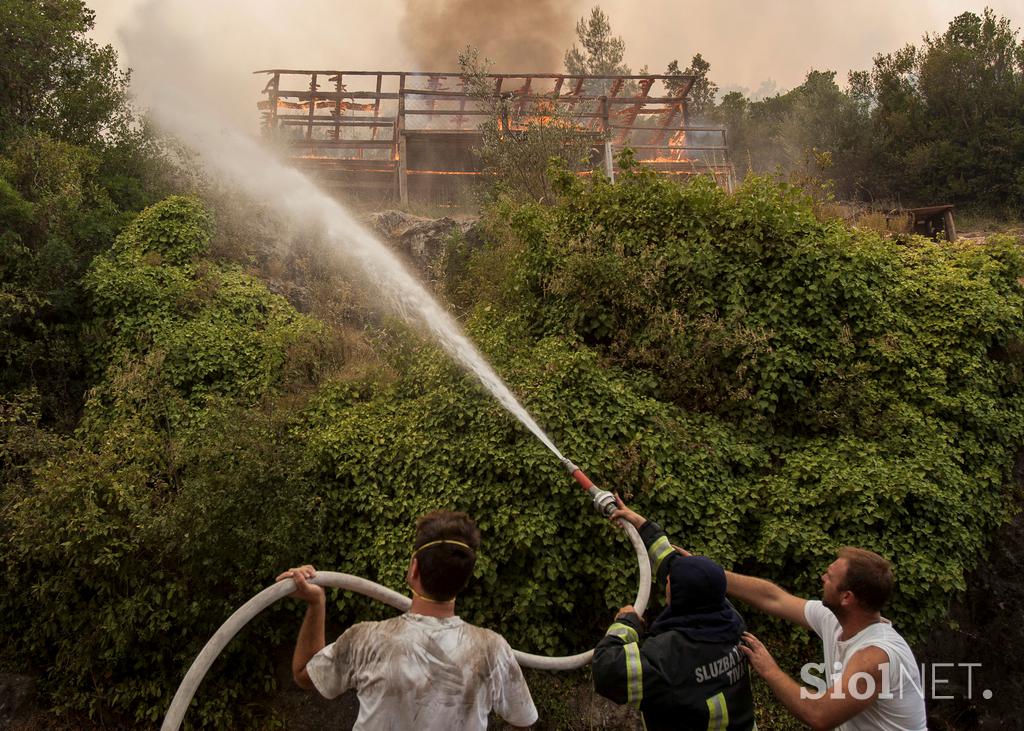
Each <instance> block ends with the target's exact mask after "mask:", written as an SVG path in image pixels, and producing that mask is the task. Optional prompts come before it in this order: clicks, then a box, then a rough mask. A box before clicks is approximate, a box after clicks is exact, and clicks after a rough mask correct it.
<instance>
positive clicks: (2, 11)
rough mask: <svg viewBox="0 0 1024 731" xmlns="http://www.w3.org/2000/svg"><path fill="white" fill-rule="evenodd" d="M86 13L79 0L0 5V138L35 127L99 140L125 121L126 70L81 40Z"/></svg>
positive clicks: (14, 0)
mask: <svg viewBox="0 0 1024 731" xmlns="http://www.w3.org/2000/svg"><path fill="white" fill-rule="evenodd" d="M94 18H95V13H94V12H93V11H92V10H90V9H89V8H87V7H86V6H85V3H84V2H82V0H47V1H46V2H39V1H38V0H5V2H4V3H3V4H2V5H0V41H2V42H0V140H6V139H8V138H10V137H12V136H15V135H17V134H19V133H23V132H27V131H33V130H35V131H43V132H46V133H49V134H51V135H53V136H55V137H59V138H61V139H64V140H67V141H69V142H72V143H76V144H90V143H99V142H100V141H101V136H102V135H104V134H109V133H110V132H112V131H113V132H120V131H121V130H122V128H123V127H124V125H126V123H127V122H128V121H129V115H127V114H125V111H126V109H127V104H126V100H127V86H128V74H127V73H126V72H122V71H121V70H120V69H119V68H118V66H117V55H116V54H115V53H114V50H113V48H111V47H110V46H102V47H101V46H99V45H97V44H96V42H95V41H92V40H90V39H89V38H87V37H86V35H85V34H86V33H87V32H88V31H90V30H91V29H92V26H93V20H94Z"/></svg>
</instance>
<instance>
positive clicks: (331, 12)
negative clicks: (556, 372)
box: [88, 0, 1024, 114]
mask: <svg viewBox="0 0 1024 731" xmlns="http://www.w3.org/2000/svg"><path fill="white" fill-rule="evenodd" d="M88 4H89V5H90V6H91V7H92V8H93V9H94V10H96V13H97V18H96V29H95V33H94V36H95V37H96V39H97V40H99V41H101V42H104V43H107V42H109V43H113V44H114V46H115V47H116V48H117V49H118V51H119V52H120V54H121V56H122V63H126V64H127V65H129V66H131V67H133V68H135V69H137V70H138V71H139V72H140V73H138V74H137V79H139V80H140V85H141V84H144V83H145V79H146V73H145V67H146V66H147V64H150V65H151V66H152V65H154V64H156V63H159V64H161V69H160V71H161V73H163V74H166V73H167V71H168V69H167V68H166V64H167V63H171V64H173V63H174V62H175V61H174V58H171V59H168V57H167V55H166V54H164V55H163V56H160V57H159V60H158V61H157V60H155V58H154V57H150V56H151V54H150V51H149V48H150V44H151V43H153V42H154V41H156V42H159V43H160V44H167V43H169V44H170V45H171V46H172V48H173V47H177V48H180V52H178V56H177V57H178V58H180V59H181V60H183V61H185V60H187V62H188V63H189V65H190V66H191V71H190V72H189V73H194V74H200V75H203V76H205V77H206V78H205V79H204V81H205V82H206V83H211V82H214V81H215V83H217V84H224V85H227V84H231V85H233V86H235V87H236V88H234V89H232V90H231V91H230V92H229V93H228V97H227V99H228V101H230V102H231V103H232V104H239V105H243V106H244V107H246V108H247V109H248V110H252V109H253V105H254V102H255V96H254V95H258V93H259V90H260V89H261V88H262V81H261V80H260V79H259V78H257V77H252V76H251V74H250V72H251V71H253V70H256V69H259V68H268V67H278V68H330V69H339V68H341V69H345V68H347V69H370V70H396V69H412V68H420V69H423V67H424V65H431V66H433V67H434V68H431V69H424V70H452V69H455V68H456V67H457V63H456V54H457V52H458V50H459V49H461V48H463V47H465V46H466V45H467V44H473V45H476V46H478V47H484V48H487V49H489V50H488V53H487V55H489V56H490V57H492V58H496V59H500V60H501V62H502V64H503V65H505V66H506V67H509V66H514V65H516V64H518V65H519V66H520V68H518V69H515V68H504V69H502V70H538V69H537V66H548V65H549V64H556V65H557V68H551V69H550V70H552V71H559V70H561V54H562V52H563V51H564V49H566V48H568V47H569V46H570V45H571V44H572V42H573V40H574V27H573V26H574V23H575V20H576V19H577V18H579V17H581V16H582V15H584V14H585V13H588V12H589V9H590V8H591V7H592V6H593V4H594V3H593V2H590V1H581V0H518V1H517V0H509V1H507V2H502V3H497V2H494V0H376V2H373V3H362V2H360V3H356V2H352V0H293V1H292V2H290V3H283V2H281V1H280V0H247V2H245V3H241V2H229V1H227V0H174V1H173V2H171V1H170V0H163V1H160V0H88ZM600 4H601V7H602V8H603V9H604V10H605V12H606V13H607V14H608V16H609V17H610V18H611V22H612V29H613V31H614V32H615V33H616V34H618V35H621V36H622V38H623V39H624V40H625V43H626V52H627V59H626V60H627V63H629V64H630V65H631V66H632V67H633V69H634V70H637V69H639V68H640V67H641V66H643V65H644V64H646V65H647V66H648V67H649V69H650V70H651V71H653V72H660V71H662V70H664V68H665V66H666V64H667V63H668V62H669V61H671V60H672V59H676V58H677V59H679V61H680V63H681V65H682V66H684V67H685V66H686V65H687V63H688V62H689V59H690V57H691V56H692V55H693V54H694V53H696V52H700V53H701V54H703V55H704V58H705V59H707V60H708V61H709V62H710V63H711V77H712V78H713V79H714V80H715V81H716V82H717V83H718V84H719V85H720V86H722V87H727V88H737V87H738V88H744V89H747V90H750V91H754V90H757V89H759V88H763V86H764V84H765V82H766V81H771V82H774V84H775V85H776V87H777V90H785V89H788V88H792V87H793V86H795V85H797V84H799V83H800V82H801V81H802V79H803V78H804V76H805V75H806V73H807V71H808V70H810V69H827V70H835V71H837V72H839V80H840V81H841V82H843V81H845V78H846V73H847V71H848V70H850V69H865V68H868V67H870V65H871V60H872V57H873V56H874V55H875V54H876V53H879V52H887V51H892V50H895V49H897V48H899V47H901V46H903V45H905V44H907V43H918V42H920V39H921V36H922V35H923V34H924V33H926V32H941V31H943V30H944V29H945V28H946V26H947V25H948V23H949V21H950V20H951V19H952V18H953V17H955V16H956V15H957V14H959V13H961V12H964V11H965V10H971V11H974V12H978V13H980V12H981V11H982V9H983V8H984V7H985V6H986V5H988V6H990V7H992V8H993V9H994V10H995V11H996V12H997V13H999V14H1001V15H1005V16H1007V17H1009V18H1010V20H1011V22H1012V23H1013V25H1014V26H1015V27H1018V28H1019V27H1020V26H1021V25H1024V0H987V2H986V1H985V0H982V1H980V2H974V1H973V0H860V2H858V3H837V2H835V0H774V1H770V2H766V3H763V4H758V5H757V6H756V7H755V4H754V3H753V2H748V1H746V0H705V1H704V2H691V1H686V2H683V1H681V0H604V1H603V2H601V3H600ZM533 18H539V19H542V22H539V23H530V20H531V19H533ZM132 28H134V31H133V32H129V33H125V32H124V31H125V30H126V29H132ZM421 28H422V30H423V35H425V36H427V37H428V38H429V40H430V45H431V51H430V52H431V54H432V55H431V56H430V58H431V59H438V58H440V59H443V58H446V57H447V56H448V55H449V54H448V51H447V50H446V49H449V48H450V49H451V50H450V61H448V62H447V63H444V64H443V68H439V67H438V66H439V65H440V64H441V62H440V61H436V60H431V61H428V62H425V63H421V62H420V61H419V60H417V53H420V54H421V58H422V54H423V53H425V51H423V50H422V45H423V44H419V47H417V48H415V49H414V47H416V46H417V44H416V43H413V42H412V41H411V40H410V39H414V38H416V35H417V34H418V33H419V31H420V29H421ZM527 34H532V35H535V36H538V37H537V38H529V39H527V38H526V35H527ZM133 38H134V41H133ZM171 55H172V56H173V55H174V54H173V53H172V54H171ZM154 56H155V54H154ZM186 57H187V58H186ZM516 59H520V60H518V61H517V60H516ZM546 59H550V60H546ZM527 67H530V69H527ZM234 80H237V81H234ZM143 96H144V94H143ZM246 100H247V101H246ZM235 111H236V113H242V109H238V110H235ZM244 113H246V114H248V113H249V112H244Z"/></svg>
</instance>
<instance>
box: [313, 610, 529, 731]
mask: <svg viewBox="0 0 1024 731" xmlns="http://www.w3.org/2000/svg"><path fill="white" fill-rule="evenodd" d="M306 671H307V672H308V673H309V677H310V680H312V681H313V685H315V686H316V689H317V690H318V691H320V694H321V695H323V696H324V697H326V698H334V697H336V696H338V695H340V694H341V693H343V692H345V691H346V690H348V689H349V688H355V689H356V691H357V693H358V696H359V717H358V718H357V719H356V723H355V726H353V728H354V729H365V730H366V731H376V730H377V729H395V730H398V731H404V730H405V729H422V730H424V731H427V730H429V729H437V731H456V730H458V729H466V730H467V731H468V730H469V729H486V728H487V716H488V714H489V713H490V712H491V710H492V709H493V710H495V711H496V712H497V713H498V715H499V716H501V717H502V718H504V719H505V720H506V721H507V722H509V723H510V724H512V725H514V726H529V725H530V724H532V723H533V722H535V721H536V720H537V709H536V707H535V706H534V705H533V699H532V698H531V697H530V689H529V688H528V687H527V686H526V680H525V679H524V678H523V672H522V670H520V669H519V665H518V663H516V659H515V657H514V656H513V655H512V648H510V647H509V645H508V642H506V641H505V638H504V637H502V636H501V635H499V634H498V633H496V632H492V631H490V630H487V629H483V628H481V627H474V626H473V625H471V624H469V623H467V622H463V621H462V620H461V619H459V618H458V617H448V618H445V619H438V618H437V617H425V616H423V615H421V614H410V613H406V614H403V615H401V616H399V617H395V618H394V619H388V620H385V621H383V622H361V623H359V624H355V625H353V626H352V627H349V628H348V629H347V630H346V631H345V632H344V633H343V634H342V635H341V637H339V638H338V639H337V640H336V641H335V642H334V643H333V644H331V645H328V646H327V647H325V648H324V649H322V650H321V651H320V652H318V653H317V654H316V655H314V656H313V658H312V659H311V660H310V661H309V663H307V664H306Z"/></svg>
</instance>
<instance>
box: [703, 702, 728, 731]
mask: <svg viewBox="0 0 1024 731" xmlns="http://www.w3.org/2000/svg"><path fill="white" fill-rule="evenodd" d="M728 727H729V708H728V706H726V705H725V693H719V694H718V695H716V696H712V697H710V698H708V731H725V730H726V729H727V728H728Z"/></svg>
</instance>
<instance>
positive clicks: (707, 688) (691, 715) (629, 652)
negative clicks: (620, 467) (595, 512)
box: [593, 497, 756, 731]
mask: <svg viewBox="0 0 1024 731" xmlns="http://www.w3.org/2000/svg"><path fill="white" fill-rule="evenodd" d="M615 500H616V503H617V505H618V509H617V510H615V511H614V512H613V513H612V514H611V515H610V516H609V518H610V519H611V520H616V519H619V518H621V519H623V520H625V521H627V522H629V523H631V524H632V525H633V526H634V527H635V528H636V529H637V531H638V532H639V533H640V537H641V538H642V539H643V541H644V544H645V545H646V546H647V552H648V555H649V556H650V558H651V575H652V576H654V577H656V578H655V581H656V583H657V584H658V585H659V586H661V585H664V586H665V603H666V607H665V610H664V611H663V612H662V613H661V614H660V615H659V616H658V618H657V620H656V621H655V622H654V624H653V625H651V630H650V632H649V634H648V637H647V639H646V640H645V641H644V642H643V644H640V632H641V631H642V629H643V621H642V619H641V618H640V616H639V615H638V614H637V613H636V611H635V610H634V609H633V607H632V606H625V607H623V608H622V609H620V610H619V612H618V614H617V615H616V617H615V622H614V623H613V624H612V626H611V627H609V628H608V632H607V634H605V636H604V639H602V640H601V641H600V642H599V643H598V645H597V647H596V648H595V649H594V667H593V673H594V688H595V689H596V690H597V692H598V693H600V694H601V695H603V696H605V697H607V698H610V699H612V700H613V701H615V702H616V703H620V704H622V703H628V704H629V705H631V706H633V707H634V708H638V709H639V710H640V712H641V713H642V714H643V718H644V725H645V727H646V728H647V729H649V730H650V731H657V730H658V729H675V730H678V729H684V730H692V731H698V730H699V731H705V730H708V731H750V730H751V729H754V728H755V727H756V725H755V723H754V698H753V695H752V693H751V691H750V676H749V675H748V673H747V657H746V656H745V655H744V654H743V652H742V648H741V638H742V636H743V633H744V631H745V629H746V628H745V626H744V623H743V618H742V617H740V615H739V613H738V612H737V611H736V610H735V609H734V608H733V606H732V605H731V604H730V603H729V602H728V601H727V600H726V598H725V589H726V579H725V571H723V569H722V567H721V566H719V565H718V564H717V563H715V562H714V561H712V560H711V559H708V558H704V557H703V556H683V555H681V554H680V553H677V552H676V550H675V549H674V548H673V547H672V545H671V544H670V543H669V541H668V537H667V536H666V535H665V531H663V530H662V529H661V527H660V526H659V525H658V524H657V523H655V522H653V521H650V520H647V519H645V518H644V517H643V516H641V515H638V514H637V513H635V512H633V511H632V510H630V509H629V508H627V507H626V506H625V505H623V503H622V501H621V500H620V499H619V498H618V497H616V498H615Z"/></svg>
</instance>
